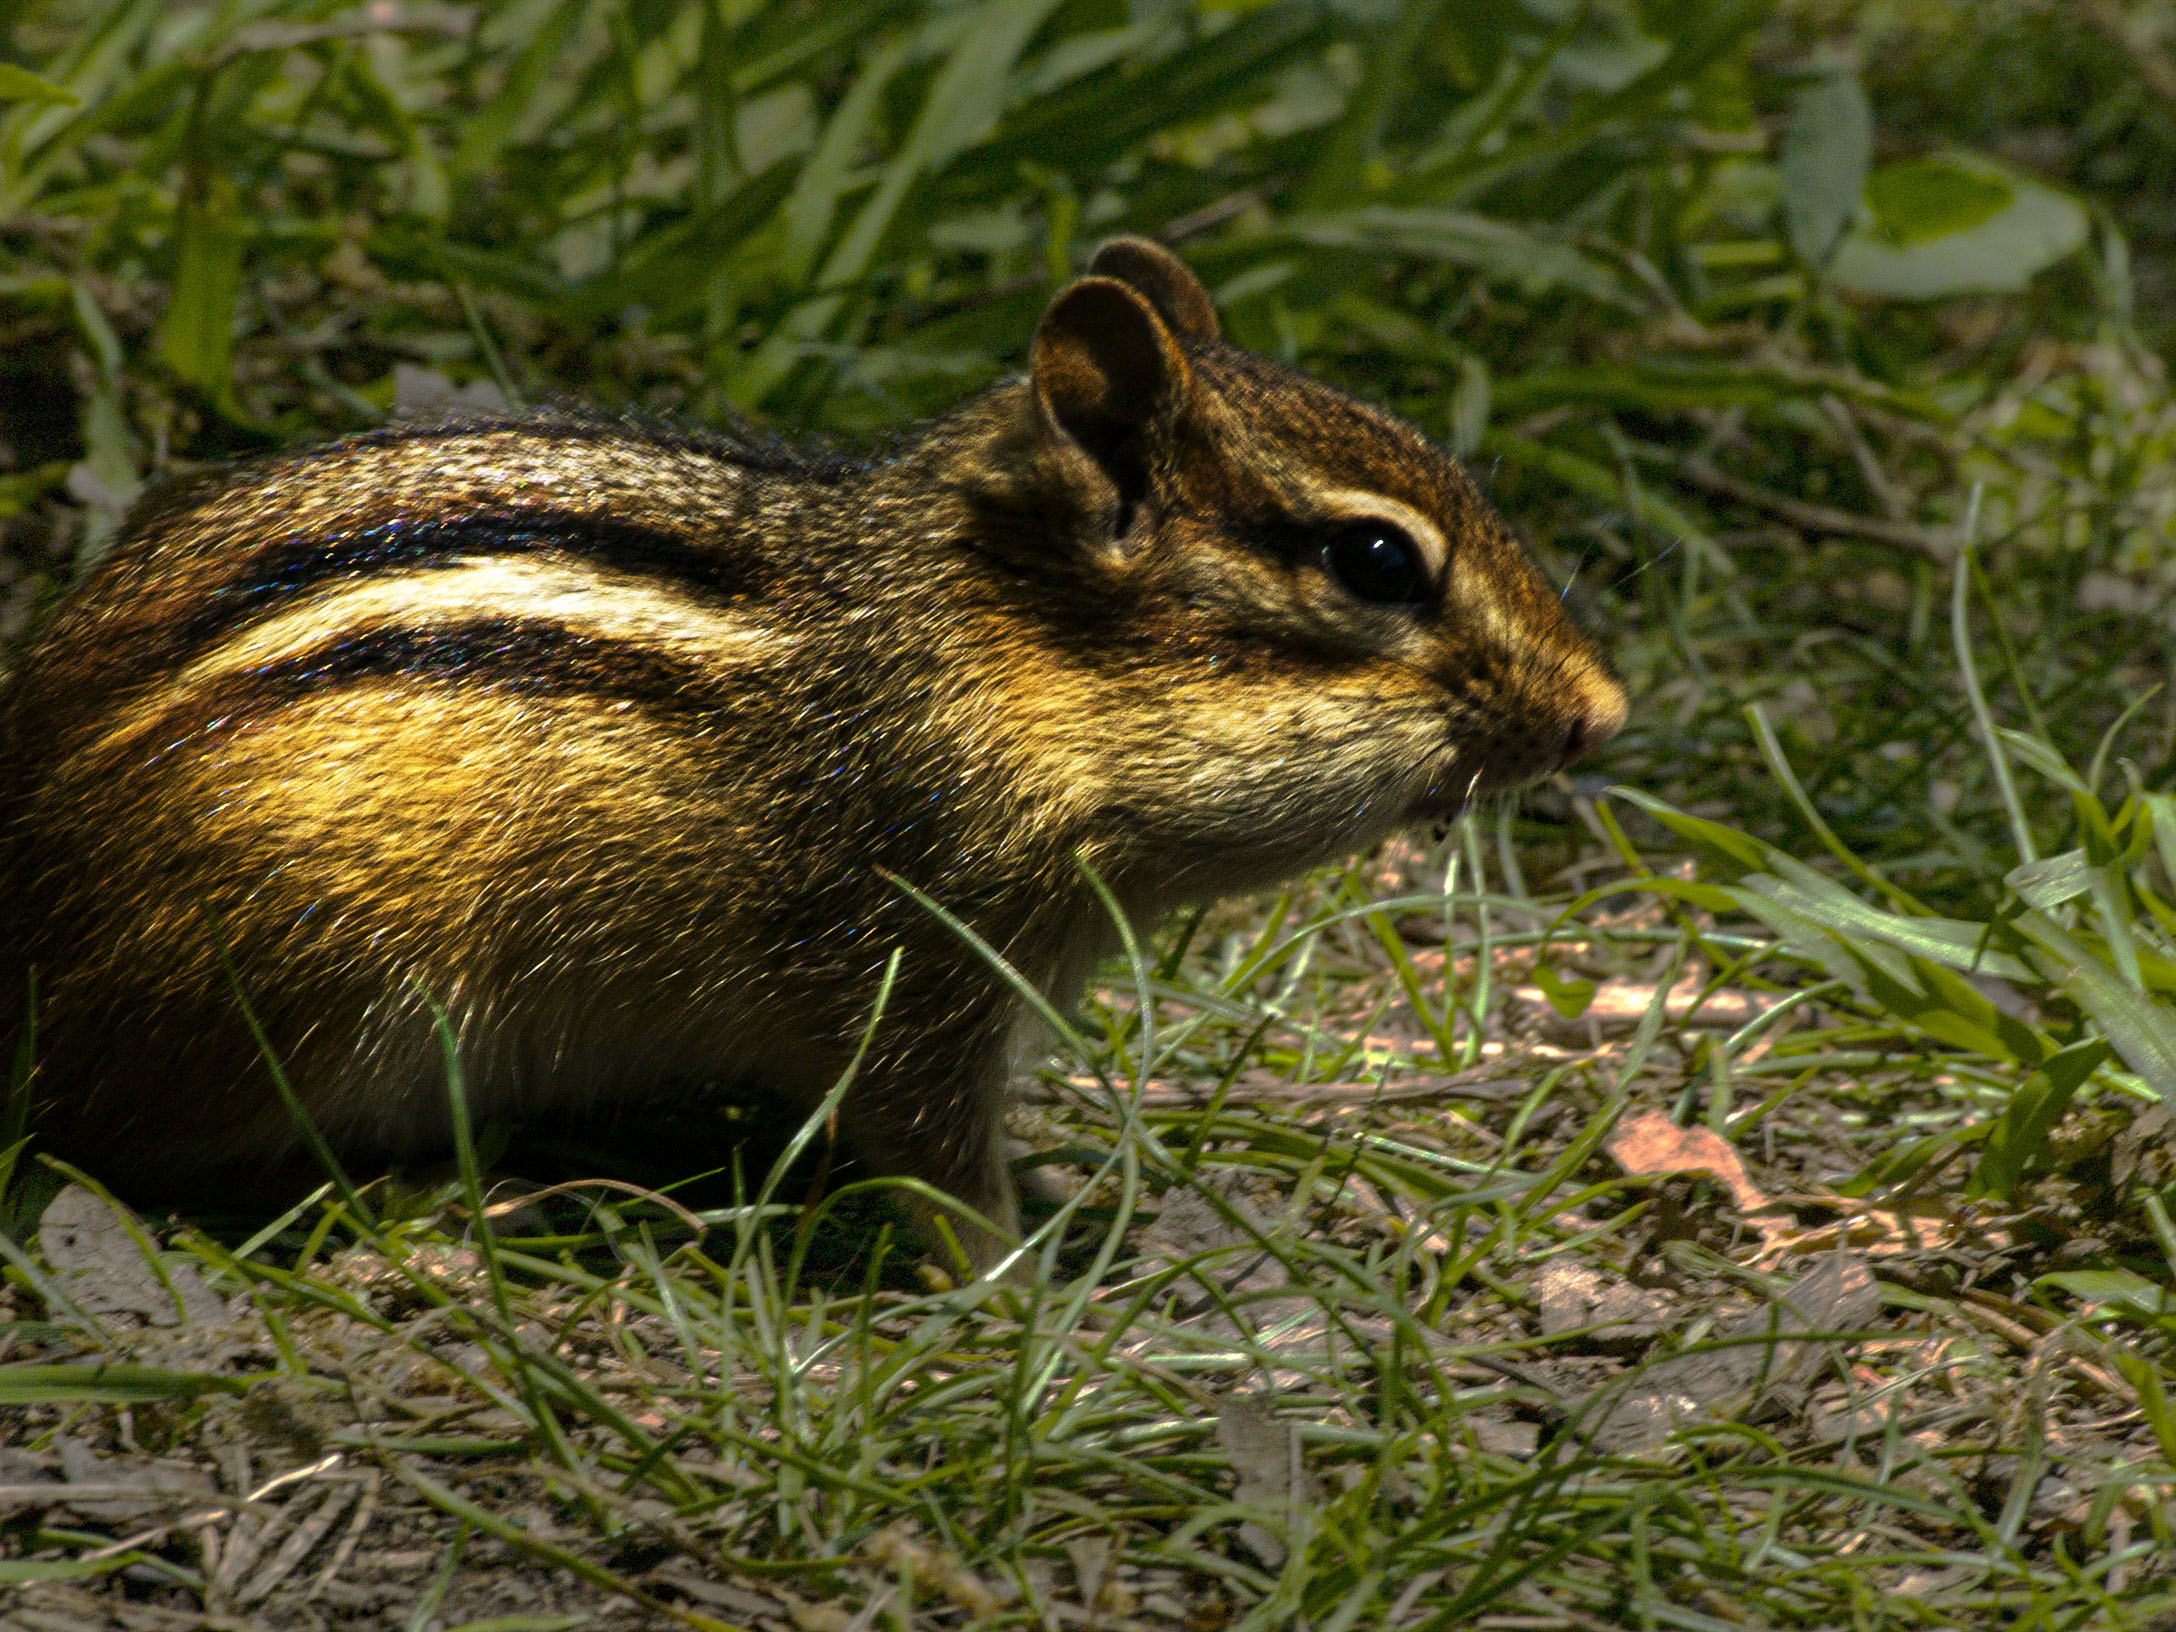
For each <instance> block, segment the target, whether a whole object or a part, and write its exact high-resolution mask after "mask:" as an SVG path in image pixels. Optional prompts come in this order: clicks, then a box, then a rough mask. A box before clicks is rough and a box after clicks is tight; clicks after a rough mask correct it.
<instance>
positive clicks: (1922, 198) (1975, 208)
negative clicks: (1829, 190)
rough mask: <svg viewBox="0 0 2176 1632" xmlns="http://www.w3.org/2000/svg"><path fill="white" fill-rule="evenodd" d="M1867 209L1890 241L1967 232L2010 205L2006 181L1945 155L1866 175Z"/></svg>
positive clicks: (2013, 195) (2010, 191) (2010, 192)
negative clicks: (1947, 157) (1972, 168)
mask: <svg viewBox="0 0 2176 1632" xmlns="http://www.w3.org/2000/svg"><path fill="white" fill-rule="evenodd" d="M1865 196H1866V207H1867V210H1868V212H1869V214H1870V215H1871V216H1872V225H1873V228H1874V230H1875V231H1876V232H1878V233H1880V234H1881V236H1882V237H1884V238H1885V239H1887V240H1888V241H1889V242H1890V243H1892V244H1900V245H1909V244H1917V243H1923V242H1925V241H1926V240H1927V239H1929V238H1939V237H1941V236H1943V235H1944V234H1945V233H1951V232H1968V231H1970V230H1971V229H1972V228H1974V227H1976V226H1978V225H1979V224H1980V223H1981V222H1983V221H1986V220H1989V219H1991V218H1992V217H1994V216H1995V215H1997V214H1999V213H2000V212H2002V211H2003V210H2006V209H2008V208H2009V207H2010V204H2011V202H2012V201H2013V200H2014V199H2015V198H2016V197H2017V194H2016V192H2015V191H2014V190H2013V189H2012V188H2011V186H2010V184H2009V182H2008V181H2006V180H2004V179H2003V178H2001V177H1999V176H1993V175H1988V174H1986V173H1984V172H1982V171H1976V170H1967V169H1965V168H1964V167H1962V166H1961V165H1955V164H1951V163H1950V162H1948V161H1947V160H1946V159H1937V158H1917V159H1905V160H1903V161H1902V162H1901V163H1897V164H1887V165H1883V166H1882V167H1881V168H1880V169H1879V170H1876V171H1875V172H1874V173H1873V174H1872V175H1870V176H1868V177H1867V178H1866V195H1865Z"/></svg>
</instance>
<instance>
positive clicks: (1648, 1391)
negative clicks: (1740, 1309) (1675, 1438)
mask: <svg viewBox="0 0 2176 1632" xmlns="http://www.w3.org/2000/svg"><path fill="white" fill-rule="evenodd" d="M1880 1307H1881V1294H1880V1292H1879V1290H1878V1289H1877V1288H1876V1286H1875V1284H1874V1277H1873V1275H1872V1274H1871V1273H1869V1272H1868V1270H1867V1268H1866V1266H1865V1265H1864V1264H1863V1263H1861V1262H1859V1260H1858V1259H1856V1258H1849V1257H1843V1256H1837V1257H1832V1258H1830V1259H1829V1260H1828V1261H1827V1262H1825V1263H1823V1264H1822V1265H1821V1266H1820V1267H1819V1268H1817V1269H1815V1270H1813V1271H1811V1272H1810V1273H1808V1274H1806V1275H1802V1276H1800V1277H1799V1279H1798V1280H1796V1281H1795V1282H1793V1283H1792V1284H1791V1285H1790V1286H1789V1287H1788V1288H1786V1289H1785V1290H1784V1291H1783V1292H1782V1293H1781V1294H1780V1295H1779V1296H1777V1297H1776V1298H1774V1299H1772V1300H1771V1301H1770V1302H1768V1303H1767V1304H1765V1305H1763V1306H1762V1307H1761V1308H1759V1309H1756V1310H1754V1311H1752V1313H1750V1314H1748V1315H1746V1316H1744V1317H1742V1318H1740V1319H1738V1320H1735V1321H1732V1322H1731V1323H1730V1324H1729V1325H1728V1326H1725V1327H1724V1328H1722V1329H1721V1330H1720V1331H1719V1332H1718V1333H1717V1334H1716V1336H1715V1338H1714V1339H1713V1340H1712V1344H1711V1346H1703V1347H1702V1348H1700V1349H1698V1350H1695V1351H1693V1352H1691V1353H1687V1354H1681V1355H1675V1356H1673V1357H1671V1358H1670V1359H1667V1360H1664V1361H1662V1362H1660V1363H1659V1364H1657V1365H1653V1366H1649V1367H1647V1368H1646V1369H1645V1370H1644V1371H1641V1372H1638V1373H1635V1374H1634V1377H1633V1380H1632V1384H1631V1386H1630V1387H1629V1388H1628V1389H1626V1390H1624V1391H1623V1392H1621V1393H1619V1392H1617V1390H1616V1389H1615V1388H1614V1387H1612V1388H1608V1389H1603V1390H1600V1391H1598V1392H1597V1394H1596V1395H1595V1399H1596V1400H1597V1401H1600V1402H1603V1404H1602V1409H1601V1412H1600V1414H1599V1415H1598V1416H1597V1417H1596V1418H1595V1420H1594V1422H1593V1424H1592V1425H1591V1426H1590V1427H1589V1428H1587V1430H1586V1433H1587V1435H1588V1437H1589V1438H1590V1439H1591V1440H1592V1441H1593V1443H1594V1445H1595V1446H1596V1448H1598V1449H1600V1450H1603V1451H1608V1452H1611V1453H1613V1454H1616V1455H1622V1456H1651V1455H1653V1454H1654V1453H1655V1452H1656V1451H1658V1450H1660V1449H1661V1448H1662V1446H1663V1444H1664V1442H1665V1441H1667V1440H1668V1438H1669V1437H1670V1435H1671V1434H1672V1433H1673V1432H1674V1431H1676V1430H1677V1429H1679V1428H1682V1427H1685V1426H1687V1425H1688V1424H1691V1423H1696V1422H1725V1421H1735V1420H1738V1419H1741V1418H1743V1417H1745V1416H1746V1415H1747V1414H1748V1413H1750V1412H1751V1411H1752V1410H1753V1409H1754V1407H1756V1406H1757V1405H1759V1404H1760V1403H1761V1401H1762V1400H1764V1399H1767V1398H1770V1397H1772V1396H1773V1395H1775V1394H1776V1393H1777V1392H1778V1391H1780V1390H1786V1389H1791V1388H1797V1387H1802V1386H1803V1385H1805V1384H1807V1383H1809V1382H1811V1381H1812V1380H1813V1378H1814V1377H1815V1376H1816V1375H1818V1374H1819V1372H1820V1370H1821V1368H1822V1367H1824V1366H1826V1365H1829V1364H1830V1363H1832V1361H1833V1360H1834V1359H1836V1358H1837V1355H1838V1343H1837V1341H1836V1340H1835V1339H1834V1338H1832V1337H1830V1336H1829V1335H1827V1334H1831V1333H1841V1332H1851V1331H1856V1330H1858V1329H1860V1328H1862V1327H1864V1326H1866V1325H1867V1324H1868V1323H1869V1322H1871V1321H1872V1320H1873V1318H1874V1315H1875V1313H1876V1311H1877V1310H1878V1309H1879V1308H1880ZM1793 1334H1811V1335H1793ZM1612 1394H1614V1395H1615V1398H1613V1399H1612V1398H1610V1396H1611V1395H1612Z"/></svg>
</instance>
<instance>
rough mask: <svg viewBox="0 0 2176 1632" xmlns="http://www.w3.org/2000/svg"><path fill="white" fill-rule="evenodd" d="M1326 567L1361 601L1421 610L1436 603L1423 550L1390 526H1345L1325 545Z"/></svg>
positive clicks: (1323, 555)
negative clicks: (1421, 607)
mask: <svg viewBox="0 0 2176 1632" xmlns="http://www.w3.org/2000/svg"><path fill="white" fill-rule="evenodd" d="M1322 566H1323V570H1324V571H1326V572H1328V573H1329V575H1330V576H1331V577H1332V578H1335V579H1336V580H1337V581H1338V582H1339V583H1340V584H1342V585H1344V586H1345V589H1346V591H1347V592H1348V593H1349V594H1351V595H1352V596H1353V597H1354V598H1355V599H1356V600H1362V601H1368V602H1371V603H1373V604H1374V605H1376V606H1419V605H1421V604H1422V603H1423V602H1425V601H1429V600H1432V599H1433V598H1434V593H1433V590H1432V588H1431V586H1430V585H1429V582H1428V569H1427V564H1426V563H1425V562H1424V561H1423V560H1422V558H1421V553H1420V549H1419V546H1417V545H1416V544H1414V542H1413V541H1412V540H1411V539H1410V538H1407V537H1406V536H1405V534H1403V533H1401V532H1399V531H1398V529H1397V528H1395V527H1393V526H1391V525H1389V524H1388V523H1387V522H1381V521H1366V522H1357V523H1354V524H1352V525H1349V526H1345V527H1340V528H1339V529H1338V530H1337V531H1336V532H1335V533H1333V534H1331V535H1330V537H1329V538H1328V539H1327V540H1325V541H1324V543H1323V546H1322Z"/></svg>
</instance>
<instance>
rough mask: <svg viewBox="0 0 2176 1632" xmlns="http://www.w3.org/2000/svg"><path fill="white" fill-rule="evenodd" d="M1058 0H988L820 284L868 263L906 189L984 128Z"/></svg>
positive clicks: (847, 278)
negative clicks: (1037, 30)
mask: <svg viewBox="0 0 2176 1632" xmlns="http://www.w3.org/2000/svg"><path fill="white" fill-rule="evenodd" d="M1058 4H1059V0H986V4H985V5H984V6H983V7H982V9H981V11H980V13H979V14H978V15H977V16H976V17H975V18H974V19H972V20H971V21H970V22H969V24H968V26H967V27H966V28H965V29H964V30H963V31H962V33H961V35H960V39H959V43H958V44H957V45H955V46H954V47H953V48H952V52H951V55H950V56H948V57H947V58H946V59H945V63H944V66H943V67H942V68H940V69H939V70H938V71H937V77H936V79H934V80H933V81H931V83H930V87H929V94H928V96H926V97H925V98H924V99H923V101H922V107H921V111H920V112H919V113H918V114H917V115H916V116H915V120H914V124H913V127H912V128H911V129H910V130H909V131H908V132H907V139H906V141H905V142H904V143H903V144H901V146H900V149H899V151H898V152H897V153H895V154H894V155H893V156H892V159H891V161H890V163H888V164H887V165H886V166H885V167H884V174H883V179H882V180H880V181H879V182H878V183H877V187H876V191H875V192H874V193H872V194H871V195H870V197H869V200H868V202H867V203H865V204H864V205H862V207H861V212H860V214H858V215H856V216H855V217H854V224H853V225H852V226H850V227H848V228H847V229H846V234H845V236H844V237H842V238H841V239H840V240H839V243H838V245H837V247H836V248H834V249H833V250H832V252H831V256H830V258H829V259H828V260H827V261H825V263H824V269H823V273H822V275H821V277H820V278H819V279H818V282H819V284H820V285H821V286H822V287H824V288H827V289H830V288H837V287H838V286H839V285H840V284H842V283H850V282H852V281H853V280H854V279H856V278H859V277H860V276H861V275H862V274H863V273H864V272H865V271H867V270H868V267H869V262H870V260H871V259H872V258H873V257H874V256H875V254H876V251H877V246H878V245H879V244H880V243H881V242H882V241H883V238H884V234H885V233H886V231H887V230H889V228H890V227H891V224H892V217H893V215H894V214H895V213H896V212H897V211H898V209H899V206H900V205H901V204H902V203H903V202H904V201H905V199H906V196H907V192H908V189H909V188H911V187H912V186H913V185H914V183H915V182H916V181H917V180H918V179H919V178H920V177H921V176H923V175H924V174H925V173H927V172H929V171H933V170H937V169H940V168H942V167H943V166H944V165H945V164H947V163H948V162H950V161H951V159H952V158H953V157H954V156H955V155H957V154H959V153H961V152H963V151H965V150H966V149H967V148H969V147H971V146H972V145H974V143H976V142H978V141H980V140H981V139H982V138H983V137H984V136H986V135H987V134H989V131H990V128H991V127H992V126H993V125H994V124H995V123H996V122H997V119H998V115H999V114H1000V113H1001V112H1003V110H1004V107H1005V104H1006V102H1007V101H1008V100H1009V99H1010V98H1009V96H1008V94H1007V93H1008V90H1009V88H1010V81H1011V77H1012V72H1013V64H1014V63H1015V62H1016V61H1017V60H1018V59H1019V56H1020V53H1021V51H1022V50H1023V49H1024V48H1025V47H1026V45H1027V43H1028V40H1029V38H1030V37H1031V36H1032V35H1033V34H1034V33H1035V31H1036V29H1038V28H1040V27H1041V26H1042V22H1043V19H1044V18H1045V17H1047V16H1049V15H1050V13H1051V12H1052V11H1053V10H1055V9H1056V8H1057V6H1058Z"/></svg>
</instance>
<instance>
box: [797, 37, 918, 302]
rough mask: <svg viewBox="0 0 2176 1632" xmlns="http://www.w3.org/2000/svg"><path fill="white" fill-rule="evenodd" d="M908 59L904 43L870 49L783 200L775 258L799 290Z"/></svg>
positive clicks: (820, 249) (893, 42)
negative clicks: (780, 245)
mask: <svg viewBox="0 0 2176 1632" xmlns="http://www.w3.org/2000/svg"><path fill="white" fill-rule="evenodd" d="M906 60H907V42H906V41H905V40H903V39H895V40H889V41H886V42H885V43H884V44H882V45H880V46H878V47H877V48H876V49H875V50H874V51H872V52H870V53H869V55H868V57H867V58H866V59H865V60H864V61H863V63H862V67H861V72H860V74H859V75H857V76H856V78H855V80H854V83H853V84H852V85H851V86H850V87H849V88H848V89H847V92H846V95H845V97H844V98H843V99H841V101H840V103H839V105H838V107H837V108H835V109H834V110H833V111H832V114H831V118H830V120H829V122H828V123H826V124H825V126H824V130H823V135H822V136H821V137H820V138H819V139H818V141H817V144H816V151H815V152H814V153H813V154H811V155H810V157H809V161H808V163H807V164H805V165H803V166H802V167H801V173H800V175H799V176H797V177H796V178H795V179H794V185H793V191H792V192H791V193H790V194H788V195H787V198H786V242H785V248H784V250H783V251H782V252H781V254H780V255H779V258H778V271H779V276H780V277H781V278H783V279H784V280H785V282H786V284H787V286H788V287H790V288H799V287H800V286H802V285H803V284H805V283H806V282H807V281H808V278H809V275H810V274H811V273H812V272H814V271H815V269H816V258H817V257H818V256H819V255H820V254H822V252H823V247H824V241H825V239H826V238H828V237H829V236H830V233H831V223H832V220H833V218H834V216H835V215H836V214H837V212H838V205H839V198H840V196H841V195H842V194H843V193H844V191H845V189H846V177H847V173H848V171H849V170H850V169H851V167H852V166H853V164H854V161H855V159H856V158H857V157H858V156H859V154H860V151H861V147H862V144H863V142H865V141H866V140H867V139H868V133H869V129H870V122H871V121H872V120H873V119H874V118H875V117H876V113H877V110H878V108H879V107H881V106H882V98H883V95H884V88H885V87H886V86H887V85H889V84H890V83H891V80H892V76H893V75H894V74H896V73H898V72H899V70H900V68H901V67H903V66H904V65H905V63H906Z"/></svg>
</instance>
